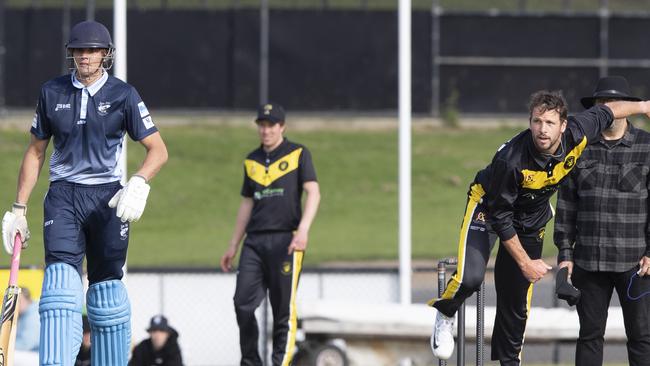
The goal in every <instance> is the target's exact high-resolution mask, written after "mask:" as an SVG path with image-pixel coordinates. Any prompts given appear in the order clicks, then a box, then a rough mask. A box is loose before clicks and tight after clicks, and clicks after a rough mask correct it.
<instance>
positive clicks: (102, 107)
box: [97, 102, 111, 116]
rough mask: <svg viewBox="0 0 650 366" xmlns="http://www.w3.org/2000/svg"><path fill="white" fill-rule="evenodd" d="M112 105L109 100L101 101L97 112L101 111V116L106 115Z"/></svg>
mask: <svg viewBox="0 0 650 366" xmlns="http://www.w3.org/2000/svg"><path fill="white" fill-rule="evenodd" d="M110 107H111V103H109V102H99V105H98V106H97V113H99V115H100V116H105V115H107V114H108V109H109V108H110Z"/></svg>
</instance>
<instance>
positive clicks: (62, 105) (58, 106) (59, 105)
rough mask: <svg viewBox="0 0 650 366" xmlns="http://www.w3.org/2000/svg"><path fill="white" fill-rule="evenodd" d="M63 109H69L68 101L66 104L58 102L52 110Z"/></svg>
mask: <svg viewBox="0 0 650 366" xmlns="http://www.w3.org/2000/svg"><path fill="white" fill-rule="evenodd" d="M64 109H70V103H68V104H62V103H59V104H57V105H56V107H55V108H54V111H55V112H58V111H60V110H64Z"/></svg>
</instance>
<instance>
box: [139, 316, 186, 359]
mask: <svg viewBox="0 0 650 366" xmlns="http://www.w3.org/2000/svg"><path fill="white" fill-rule="evenodd" d="M147 332H149V338H148V339H145V340H144V341H142V342H140V344H138V345H137V346H135V348H134V349H133V355H132V357H131V360H130V361H129V366H152V365H164V366H182V365H183V358H182V357H181V349H180V347H179V346H178V332H177V331H176V330H175V329H174V328H172V327H170V326H169V323H168V322H167V318H165V317H164V316H163V315H156V316H154V317H153V318H151V322H150V323H149V328H148V329H147Z"/></svg>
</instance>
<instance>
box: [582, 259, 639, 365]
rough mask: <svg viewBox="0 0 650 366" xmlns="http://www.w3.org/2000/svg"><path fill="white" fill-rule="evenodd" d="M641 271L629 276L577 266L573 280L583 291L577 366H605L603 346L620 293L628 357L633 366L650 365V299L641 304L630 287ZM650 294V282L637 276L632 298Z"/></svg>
mask: <svg viewBox="0 0 650 366" xmlns="http://www.w3.org/2000/svg"><path fill="white" fill-rule="evenodd" d="M637 270H638V268H637V267H635V268H633V269H630V270H629V271H627V272H589V271H586V270H584V269H582V268H580V267H578V266H577V265H574V266H573V274H572V275H571V280H572V281H573V285H574V286H575V287H576V288H578V289H579V290H580V291H581V296H580V302H579V303H578V304H577V305H576V307H577V310H578V317H579V318H580V335H579V337H578V342H577V344H576V365H580V366H582V365H584V366H597V365H602V364H603V344H604V342H605V339H604V335H605V325H606V323H607V311H608V309H609V302H610V300H611V298H612V293H613V290H614V289H616V292H617V293H618V299H619V301H620V303H621V308H622V309H623V319H624V323H625V334H626V335H627V355H628V361H629V364H630V365H631V366H641V365H646V366H647V365H650V295H649V296H643V297H641V298H639V299H638V300H631V299H630V298H629V297H628V293H627V292H628V285H629V284H630V279H631V278H632V275H634V273H635V272H636V271H637ZM648 291H650V278H648V277H641V278H639V277H638V276H634V279H633V282H632V286H631V287H630V295H631V297H632V298H634V297H637V296H639V295H642V294H643V293H645V292H648Z"/></svg>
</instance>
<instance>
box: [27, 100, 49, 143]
mask: <svg viewBox="0 0 650 366" xmlns="http://www.w3.org/2000/svg"><path fill="white" fill-rule="evenodd" d="M30 132H31V133H32V135H34V136H36V138H37V139H39V140H47V139H49V138H50V137H52V130H51V128H50V120H49V119H48V117H47V113H46V101H45V91H44V90H43V89H41V95H40V96H39V97H38V104H36V112H34V119H33V120H32V128H31V129H30Z"/></svg>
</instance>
